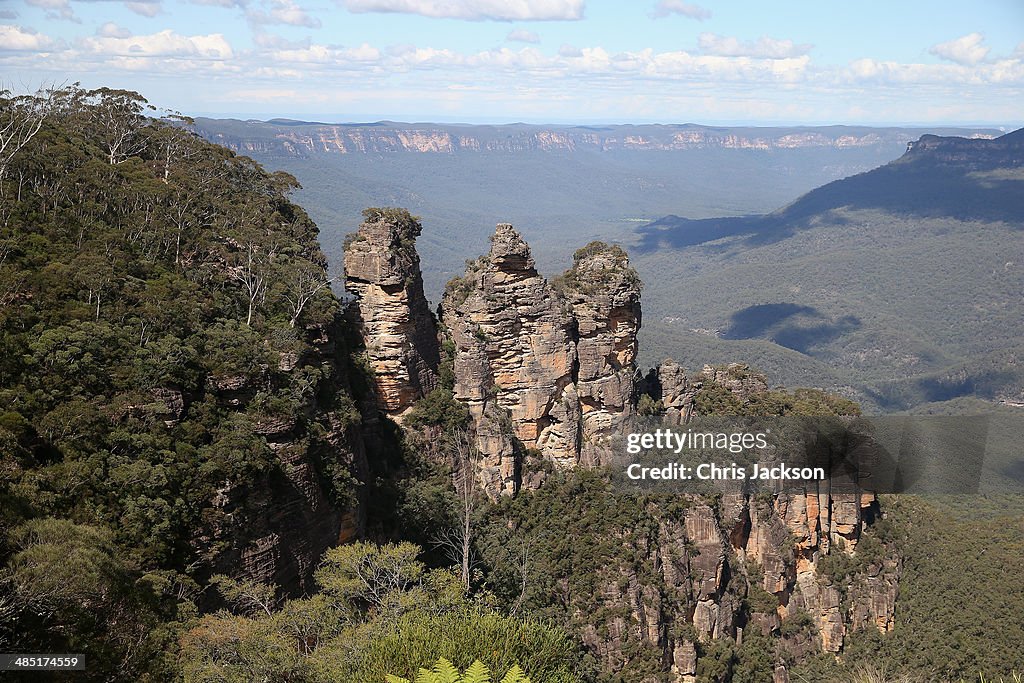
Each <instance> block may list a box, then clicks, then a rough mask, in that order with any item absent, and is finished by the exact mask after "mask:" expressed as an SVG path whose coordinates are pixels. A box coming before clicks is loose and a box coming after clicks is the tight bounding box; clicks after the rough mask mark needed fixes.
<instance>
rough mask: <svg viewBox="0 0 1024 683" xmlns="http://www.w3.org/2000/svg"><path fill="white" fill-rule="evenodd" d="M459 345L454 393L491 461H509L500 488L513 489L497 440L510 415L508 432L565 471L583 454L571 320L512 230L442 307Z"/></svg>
mask: <svg viewBox="0 0 1024 683" xmlns="http://www.w3.org/2000/svg"><path fill="white" fill-rule="evenodd" d="M441 310H442V314H441V315H442V322H443V323H444V325H445V327H446V328H447V331H448V333H449V335H450V336H451V340H452V341H453V342H454V344H455V349H456V352H455V387H454V393H455V397H456V398H457V399H459V400H460V401H463V402H465V403H466V405H468V406H469V409H470V412H471V414H472V416H473V418H474V422H475V423H476V426H477V432H478V433H479V432H481V431H482V432H483V433H484V435H485V436H484V438H478V440H477V446H478V448H479V449H480V450H481V452H482V453H483V456H484V458H485V460H490V461H494V460H495V458H499V459H500V460H501V461H502V462H503V463H505V464H504V465H503V467H502V477H501V481H500V492H501V493H511V492H513V491H514V490H515V489H516V487H517V483H516V482H515V481H514V480H513V479H512V475H513V474H514V471H515V466H514V465H512V466H509V463H508V460H507V459H508V457H509V456H510V455H511V450H512V449H511V448H510V447H509V446H508V445H507V444H506V441H507V438H505V439H503V438H496V435H493V431H494V429H493V425H494V423H500V421H501V416H502V414H505V415H507V416H508V420H509V422H510V425H509V426H510V430H509V432H510V434H508V435H507V436H514V437H515V439H516V440H518V441H519V443H521V444H522V446H523V448H526V449H535V450H537V451H539V452H540V453H541V454H542V455H543V457H544V458H546V459H548V460H551V461H552V462H555V463H557V464H558V465H561V466H572V465H575V463H576V460H577V456H578V452H579V440H580V432H579V397H578V394H577V391H576V386H575V383H574V369H575V364H576V349H575V346H574V343H573V337H574V321H573V319H572V318H571V316H570V315H569V314H568V312H567V311H566V309H565V306H564V303H563V302H562V300H561V299H560V298H559V297H558V296H557V294H556V293H555V291H554V289H553V288H552V287H551V285H550V284H549V283H548V282H547V281H546V280H545V279H544V278H543V277H541V276H540V275H538V273H537V270H536V268H535V267H534V261H533V257H532V256H531V254H530V248H529V246H527V244H526V242H525V241H524V240H523V238H522V237H521V236H520V235H519V233H517V232H516V231H515V230H514V229H513V228H512V226H511V225H507V224H501V225H499V226H498V227H497V230H496V231H495V233H494V237H493V239H492V242H491V251H490V253H489V254H487V255H486V256H483V257H481V258H480V259H478V260H477V261H475V262H474V263H473V264H471V265H470V267H469V268H468V269H467V271H466V275H465V277H463V278H461V279H459V280H457V281H454V282H453V283H452V284H451V285H450V286H449V288H448V291H447V292H446V294H445V297H444V300H443V301H442V304H441Z"/></svg>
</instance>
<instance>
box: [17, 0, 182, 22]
mask: <svg viewBox="0 0 1024 683" xmlns="http://www.w3.org/2000/svg"><path fill="white" fill-rule="evenodd" d="M80 1H81V2H111V1H113V0H80ZM161 2H162V0H129V1H128V2H124V6H125V7H127V8H128V9H129V10H131V11H132V12H134V13H135V14H140V15H142V16H144V17H155V16H156V15H158V14H160V13H161V12H162V11H163V7H162V6H161V4H160V3H161ZM25 3H26V4H28V5H32V6H33V7H40V8H42V9H46V10H50V11H49V12H48V13H47V15H46V16H47V18H48V19H65V20H68V21H74V22H75V23H81V22H80V21H79V20H78V17H76V16H75V12H74V10H73V9H72V8H71V1H70V0H25Z"/></svg>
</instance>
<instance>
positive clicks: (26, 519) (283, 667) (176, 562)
mask: <svg viewBox="0 0 1024 683" xmlns="http://www.w3.org/2000/svg"><path fill="white" fill-rule="evenodd" d="M0 116H2V118H0V650H3V651H6V652H51V653H57V652H78V653H84V654H85V655H86V661H87V671H86V672H84V673H77V674H76V673H70V674H66V675H65V676H66V677H65V678H54V679H52V680H88V681H118V682H120V681H124V682H128V681H132V682H134V681H153V682H156V681H182V682H185V683H198V682H200V681H204V682H205V681H210V682H212V681H221V682H238V683H241V682H243V681H246V682H248V681H275V682H277V681H280V682H285V681H288V682H310V683H313V682H319V681H325V682H326V681H383V680H384V678H385V676H386V675H394V676H402V677H407V678H410V679H412V678H414V677H415V676H416V673H417V671H418V670H419V669H420V668H421V667H432V666H435V665H436V666H437V667H443V666H445V665H446V664H447V662H450V663H451V665H453V666H454V667H457V668H459V669H468V670H470V671H475V672H476V674H474V675H475V676H477V678H481V677H482V676H483V675H484V674H483V673H481V672H482V671H483V669H484V668H486V669H487V670H488V671H489V672H491V673H492V674H493V677H494V678H495V679H497V680H501V678H502V677H505V676H508V680H516V679H517V678H518V677H519V676H518V672H519V671H520V670H521V671H522V672H525V675H526V676H528V677H529V679H530V680H532V681H534V683H542V682H545V681H552V682H554V681H566V682H568V681H607V682H609V683H610V682H612V681H623V682H624V681H639V680H644V681H659V680H666V681H667V680H677V679H676V678H673V677H672V675H671V674H670V673H668V671H667V667H666V665H665V661H664V656H663V653H661V652H660V651H659V650H658V649H657V648H655V647H652V646H651V645H650V643H649V642H648V641H647V640H645V639H644V638H642V637H639V636H636V635H634V633H633V630H628V632H624V633H623V634H621V637H620V638H619V639H620V640H621V652H622V653H624V662H623V663H622V664H621V666H619V667H618V668H617V669H616V670H614V671H612V670H608V669H607V668H605V669H602V666H601V663H602V662H601V659H600V657H598V656H596V655H595V653H594V652H593V648H588V644H587V643H588V639H590V637H589V635H588V634H589V633H590V632H591V631H595V632H596V631H599V630H600V629H601V628H604V626H603V624H604V623H605V622H606V621H607V620H608V619H611V618H621V619H623V620H625V623H630V624H631V622H629V619H630V616H629V614H630V613H629V611H628V610H624V611H623V612H622V614H617V613H613V612H615V610H616V609H618V608H616V607H615V606H614V605H613V604H610V603H609V602H608V601H607V600H604V599H603V598H602V596H601V595H600V592H601V590H602V587H601V585H600V584H599V582H598V578H599V577H600V576H601V572H602V571H604V570H605V569H606V568H608V567H611V568H612V569H613V570H614V571H621V573H622V576H628V577H633V578H632V579H630V580H635V581H636V582H640V583H642V584H643V585H644V586H646V587H648V588H649V589H650V592H651V595H652V596H653V597H652V599H653V598H657V600H658V601H659V602H660V604H663V605H664V606H665V607H664V609H665V611H666V612H667V611H670V610H672V609H678V610H680V611H681V612H685V605H682V606H680V604H679V603H682V602H685V598H684V597H683V596H680V595H677V594H674V593H673V592H672V590H671V587H670V586H666V585H664V583H663V582H660V581H661V579H659V578H658V577H657V576H653V575H651V571H650V569H651V565H650V562H649V561H648V559H647V558H648V555H645V553H647V552H648V551H649V548H650V547H651V546H652V545H654V544H656V543H657V542H658V541H659V538H660V537H661V536H664V535H665V534H666V531H665V528H666V525H670V524H671V523H672V522H673V520H675V521H679V520H683V519H684V518H685V516H686V514H687V510H688V509H692V508H695V507H701V509H707V510H709V511H711V513H712V514H721V513H720V509H719V508H720V505H719V503H720V501H719V500H718V499H716V498H715V497H714V496H709V497H693V498H685V497H675V498H666V497H665V496H664V495H663V494H662V495H661V496H659V495H656V494H653V493H652V494H650V495H648V496H637V495H635V494H631V495H625V494H623V493H622V492H620V491H616V490H614V489H613V487H612V486H611V485H610V483H609V481H608V478H607V477H606V476H605V474H604V473H603V472H601V471H600V470H595V471H586V470H579V471H571V472H550V471H549V472H546V477H545V478H544V483H543V485H542V486H540V487H539V488H538V489H537V490H535V491H524V492H522V493H520V494H519V495H518V496H515V497H511V498H507V499H502V500H501V501H497V502H495V501H490V500H487V499H486V498H483V497H481V498H479V499H476V498H474V497H472V496H471V495H469V496H467V491H466V489H465V487H463V488H462V489H461V490H460V489H459V488H458V487H456V486H453V477H452V474H453V472H452V467H451V462H450V460H449V459H447V458H437V457H431V456H432V455H436V454H437V453H438V452H444V451H445V449H447V448H449V447H451V448H452V449H456V450H457V448H458V441H459V439H460V436H461V435H464V430H465V428H466V422H467V418H468V414H467V412H466V410H465V408H464V407H463V406H462V405H461V404H459V403H458V402H457V401H455V400H454V399H453V398H452V392H451V388H452V387H451V384H450V382H451V378H450V377H448V378H445V377H444V376H442V386H441V387H440V388H438V389H436V390H435V391H434V392H432V393H431V394H429V395H428V396H427V397H426V398H424V399H423V400H422V401H420V403H419V404H418V405H417V406H416V407H415V408H414V409H413V411H412V413H411V414H410V415H409V416H408V418H407V419H406V425H407V426H408V430H407V431H402V430H399V429H398V428H397V427H396V426H395V425H394V424H393V423H391V422H389V421H388V420H387V419H386V418H384V417H383V416H382V415H380V414H379V413H378V411H377V410H376V409H375V408H374V406H373V401H372V395H371V393H372V392H371V389H370V387H371V384H372V383H371V382H370V380H369V378H368V377H367V372H368V369H367V365H366V362H365V359H364V358H363V357H362V355H361V353H360V348H359V343H358V341H357V340H356V339H355V336H354V335H353V334H352V331H351V330H350V329H349V326H348V323H347V322H346V320H345V319H344V318H343V317H342V315H341V308H342V307H341V303H340V301H339V299H338V297H337V296H336V295H335V294H334V293H333V292H332V284H333V282H332V280H331V279H330V278H328V276H327V274H326V265H327V264H326V260H325V258H324V255H323V253H322V252H321V250H320V247H319V245H318V242H317V227H316V225H315V224H314V223H313V222H312V221H311V220H310V219H309V217H308V216H307V215H306V213H305V212H304V211H303V210H302V209H301V208H300V207H298V206H297V205H295V204H294V203H292V202H291V201H290V200H289V198H288V197H289V193H290V192H292V191H293V190H294V189H296V185H297V183H296V181H295V179H294V178H293V177H291V176H289V175H287V174H283V173H270V172H267V171H266V170H264V169H263V168H262V167H261V166H259V165H258V164H257V163H255V162H254V161H252V160H251V159H248V158H246V157H243V156H238V155H236V154H234V153H232V152H230V151H228V150H226V149H224V148H222V147H219V146H217V145H213V144H210V143H208V142H205V141H203V140H202V139H200V138H199V137H197V136H195V135H194V134H192V133H191V132H190V131H189V121H188V119H187V118H185V117H182V116H180V115H178V114H175V113H173V112H160V111H157V110H156V109H154V108H153V107H151V106H150V105H149V104H148V103H147V102H146V100H145V99H143V98H142V97H141V96H140V95H138V94H136V93H133V92H125V91H117V90H109V89H99V90H90V91H87V90H83V89H80V88H79V87H77V86H72V87H68V88H63V89H59V90H55V91H51V92H45V93H39V94H37V95H35V96H14V95H12V94H10V93H3V95H2V97H0ZM697 403H698V405H699V406H700V407H701V410H702V411H703V412H705V413H715V412H727V413H743V412H751V413H755V414H765V413H766V412H767V413H768V414H794V413H797V414H808V413H809V414H836V413H838V414H851V413H856V411H857V409H856V406H855V405H853V404H851V403H850V402H849V401H845V400H842V399H836V398H835V397H830V396H827V395H825V394H823V393H822V392H814V391H797V392H786V391H781V390H776V391H763V392H758V393H757V394H756V395H754V396H752V397H750V400H748V401H745V402H743V401H738V400H737V399H735V398H734V397H733V396H732V395H731V394H730V393H729V392H728V391H726V390H725V389H724V388H723V387H720V386H715V385H713V384H709V385H707V386H706V387H705V388H704V389H703V390H702V392H701V393H700V394H699V395H698V397H697ZM646 406H647V407H646V409H647V410H648V411H650V412H657V411H658V410H660V409H661V407H659V406H657V405H656V404H655V402H654V401H652V400H648V401H647V402H646ZM1004 503H1005V502H1000V504H999V505H997V506H996V507H997V512H995V513H993V514H991V515H988V516H985V517H980V518H978V519H966V520H965V519H954V518H953V513H952V511H950V510H948V509H945V508H941V507H936V506H935V505H932V504H929V503H926V502H923V501H918V500H912V499H900V500H892V501H885V502H884V508H883V509H888V510H891V511H892V512H891V514H890V513H887V518H886V519H885V520H882V522H884V523H876V524H875V525H874V526H873V527H872V528H871V529H869V530H868V531H867V532H866V533H865V536H864V537H863V538H862V539H861V545H860V546H859V547H860V550H859V551H858V553H857V554H855V555H847V554H842V553H840V554H839V555H837V559H833V560H832V561H829V562H826V563H824V564H823V565H822V567H820V568H819V572H821V573H823V574H828V575H827V576H824V577H823V580H827V581H830V582H832V583H834V584H835V585H836V586H844V587H845V586H847V585H850V586H853V585H855V584H856V582H857V581H858V578H857V577H862V576H864V575H865V574H866V573H869V572H870V571H872V567H877V566H880V565H881V563H882V562H883V561H884V560H887V559H889V558H892V557H896V556H900V557H902V558H903V561H904V562H905V563H906V566H907V567H908V571H907V573H906V575H907V578H906V581H905V582H904V583H903V584H901V591H902V593H901V594H902V595H904V596H905V600H904V602H902V603H898V605H899V607H898V610H897V616H898V621H897V625H896V627H895V628H894V630H893V631H892V632H891V633H889V634H887V635H879V634H873V633H870V632H869V633H864V634H861V635H860V636H857V637H856V638H854V640H853V641H852V642H851V644H850V645H849V646H848V648H847V651H846V652H845V653H844V654H843V655H841V656H840V657H839V658H836V657H834V656H833V655H830V654H829V655H818V656H816V655H813V654H811V651H812V649H813V648H810V647H809V645H808V643H809V642H810V641H811V638H812V636H813V625H812V624H811V622H810V620H809V618H805V615H798V616H797V617H796V618H793V619H787V620H785V621H782V622H776V621H773V613H774V611H775V610H776V608H777V607H778V603H777V601H776V596H774V595H772V594H769V593H767V592H765V591H764V590H762V589H760V588H759V584H758V580H759V579H760V578H761V577H759V576H758V572H759V571H761V570H760V568H759V567H757V566H756V565H755V564H753V563H751V564H748V565H744V566H745V569H744V570H743V572H742V573H738V574H737V576H735V577H734V578H732V580H731V581H730V583H729V588H728V590H727V595H726V596H725V598H724V599H728V600H732V601H734V602H735V604H736V606H737V611H738V612H739V613H741V614H743V615H745V616H746V617H748V618H750V619H751V620H752V622H751V623H754V622H755V621H757V620H759V623H763V624H765V628H764V629H763V630H761V631H759V630H757V629H753V628H751V629H749V630H748V635H747V637H745V638H743V639H742V642H736V641H735V640H734V639H730V638H722V639H716V640H701V639H699V638H698V637H697V636H696V634H692V635H691V634H690V630H689V629H692V627H691V626H690V625H688V624H684V623H682V622H675V623H673V625H672V628H674V629H676V630H677V631H679V633H676V634H675V635H676V636H680V637H687V638H689V639H690V641H693V642H696V643H697V645H696V650H695V653H694V655H695V657H696V658H697V665H696V670H695V678H696V680H697V681H700V682H701V683H712V682H719V683H724V682H725V681H736V682H737V683H761V682H765V683H767V682H770V681H773V676H774V675H775V670H776V667H777V665H778V664H779V663H780V662H784V663H785V664H786V665H788V666H790V668H791V670H792V671H793V672H794V675H798V674H799V675H802V676H805V679H806V680H822V681H824V680H836V681H839V680H849V679H850V677H851V676H852V675H853V674H852V673H851V672H858V674H857V675H861V674H863V669H862V668H861V667H863V666H864V665H866V664H872V665H878V666H887V667H889V670H890V671H892V670H901V671H903V672H906V673H908V674H913V675H916V676H922V677H927V678H933V677H941V680H958V679H959V678H960V677H974V676H975V675H976V674H977V672H978V671H979V670H980V671H984V672H986V673H987V674H989V675H992V674H1008V673H1009V672H1010V671H1011V670H1013V669H1018V670H1019V669H1021V668H1024V660H1022V654H1021V652H1020V648H1019V644H1020V642H1021V639H1022V638H1024V634H1022V633H1021V621H1022V620H1021V619H1020V614H1021V610H1022V609H1024V589H1022V588H1021V584H1020V581H1019V580H1018V578H1017V577H1016V568H1017V567H1018V566H1019V563H1020V562H1021V561H1022V559H1024V541H1022V539H1021V536H1020V524H1019V515H1018V516H1017V517H1007V516H1006V515H1007V513H1008V512H1013V510H1012V508H1009V507H1008V506H1009V505H1010V503H1005V504H1004ZM758 504H760V505H770V504H771V501H770V500H768V501H763V500H762V501H759V503H758ZM460 527H461V528H464V529H466V530H467V532H468V531H470V530H471V533H466V534H464V535H463V536H462V537H459V538H460V540H461V541H465V546H464V547H453V545H452V543H451V542H450V541H451V540H452V539H453V538H455V537H453V536H451V535H447V536H446V535H445V534H444V533H442V532H443V531H444V530H450V529H453V528H460ZM257 529H258V530H262V532H264V535H262V536H259V537H258V538H257V537H256V536H255V531H254V530H257ZM267 538H272V539H273V545H272V547H270V548H269V550H266V548H265V546H263V545H261V543H264V539H267ZM446 540H447V541H449V542H447V543H446V542H445V541H446ZM339 541H344V542H339ZM267 543H269V541H268V542H267ZM254 547H255V548H257V549H259V548H264V549H265V550H266V552H255V551H252V552H251V551H250V550H251V549H252V548H254ZM986 549H988V553H989V554H988V556H987V557H986V558H985V559H984V560H983V559H981V556H982V554H983V553H985V551H986ZM453 551H454V552H453ZM470 551H471V553H470ZM463 552H466V553H470V554H471V561H469V560H466V558H467V557H469V555H465V554H463ZM268 558H270V559H268ZM271 565H272V567H273V570H272V571H267V570H266V567H267V566H271ZM737 566H739V565H737ZM957 572H969V573H970V575H971V576H973V577H975V578H974V579H972V581H971V582H970V583H968V582H965V581H961V580H958V579H955V578H954V577H955V575H956V574H957ZM659 582H660V583H659ZM968 587H969V588H970V590H969V591H968V590H966V589H967V588H968ZM843 590H844V591H845V590H846V589H845V588H844V589H843ZM844 595H845V593H844ZM951 601H955V602H951ZM968 605H972V606H971V607H968ZM954 606H957V607H959V606H962V607H963V609H956V608H954ZM992 606H998V607H992ZM847 607H848V605H847ZM936 614H941V615H943V618H942V619H935V618H934V617H935V615H936ZM922 622H926V623H927V624H928V627H927V628H921V627H920V624H921V623H922ZM595 625H596V626H595ZM631 626H632V624H631ZM581 634H583V635H581ZM596 636H597V637H604V636H607V634H603V633H596ZM951 638H955V639H956V645H955V648H953V650H954V653H953V655H950V651H951V650H950V639H951ZM441 658H443V659H444V660H445V661H443V662H439V660H440V659H441ZM42 675H44V674H24V677H23V678H21V679H18V678H17V677H16V675H15V674H11V677H10V678H9V679H6V680H44V679H43V678H41V677H40V676H42ZM469 676H470V674H469V673H468V672H467V678H469ZM441 680H445V679H441ZM450 680H455V679H454V678H450ZM481 680H483V679H482V678H481Z"/></svg>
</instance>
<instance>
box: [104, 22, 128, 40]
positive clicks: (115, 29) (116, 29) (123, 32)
mask: <svg viewBox="0 0 1024 683" xmlns="http://www.w3.org/2000/svg"><path fill="white" fill-rule="evenodd" d="M96 35H98V36H102V37H104V38H131V35H132V32H131V31H129V30H128V29H126V28H125V27H123V26H118V25H117V24H115V23H114V22H112V21H108V22H107V23H105V24H103V25H102V26H100V27H99V28H98V29H96Z"/></svg>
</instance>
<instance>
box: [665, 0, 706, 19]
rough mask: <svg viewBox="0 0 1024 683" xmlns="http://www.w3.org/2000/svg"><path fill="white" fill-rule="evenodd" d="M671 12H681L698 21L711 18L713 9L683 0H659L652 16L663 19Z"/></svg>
mask: <svg viewBox="0 0 1024 683" xmlns="http://www.w3.org/2000/svg"><path fill="white" fill-rule="evenodd" d="M671 14H679V15H681V16H684V17H689V18H690V19H696V20H697V21H704V20H705V19H709V18H711V10H708V9H705V8H703V7H701V6H700V5H695V4H693V3H689V2H683V0H659V2H658V4H657V5H656V6H655V7H654V11H653V12H651V17H652V18H654V19H662V18H664V17H667V16H669V15H671Z"/></svg>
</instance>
